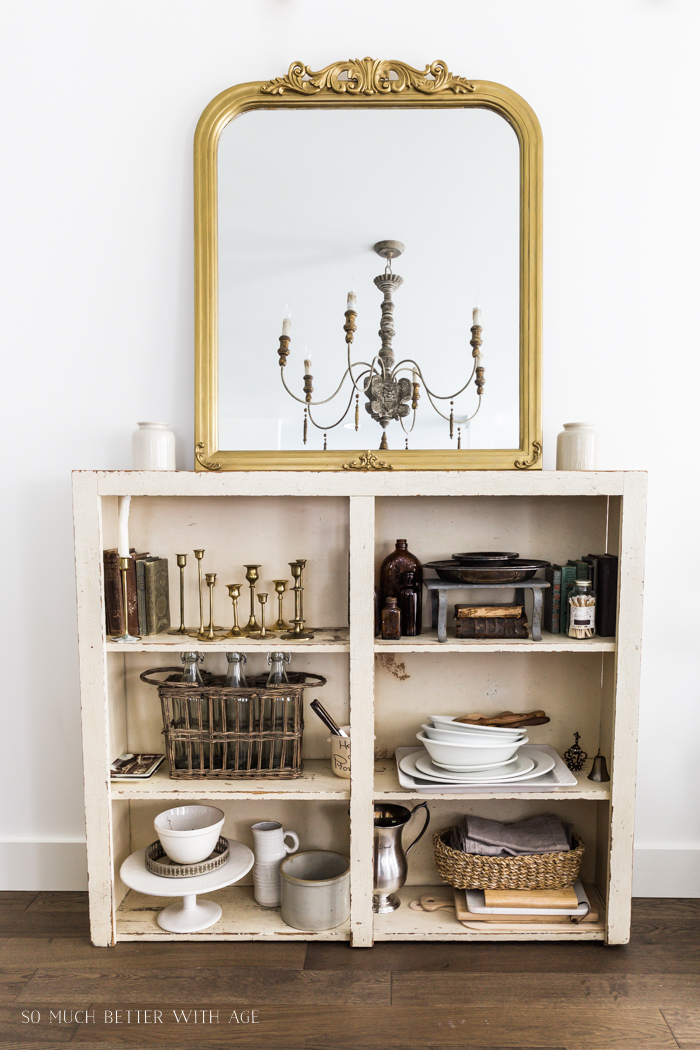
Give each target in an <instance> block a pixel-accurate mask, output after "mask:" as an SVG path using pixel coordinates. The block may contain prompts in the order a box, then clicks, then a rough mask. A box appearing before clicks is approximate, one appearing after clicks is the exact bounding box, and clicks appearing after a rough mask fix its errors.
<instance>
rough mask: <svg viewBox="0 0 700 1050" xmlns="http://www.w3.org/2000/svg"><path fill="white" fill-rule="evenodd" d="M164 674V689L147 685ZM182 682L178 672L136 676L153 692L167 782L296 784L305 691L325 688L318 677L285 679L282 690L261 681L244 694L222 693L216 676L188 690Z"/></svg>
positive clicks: (167, 670)
mask: <svg viewBox="0 0 700 1050" xmlns="http://www.w3.org/2000/svg"><path fill="white" fill-rule="evenodd" d="M173 672H175V673H174V674H173ZM164 673H168V674H169V675H170V677H169V678H168V679H167V680H166V681H165V682H161V681H159V680H158V679H154V678H153V677H152V676H153V675H161V674H164ZM181 675H182V670H181V668H178V667H157V668H154V669H152V670H150V671H144V672H143V674H142V675H141V679H142V681H144V682H148V684H149V685H155V686H157V688H158V695H159V696H160V706H161V712H162V715H163V736H164V737H165V752H166V755H167V758H168V764H169V766H170V776H171V778H173V779H174V780H201V779H204V780H207V779H212V780H217V779H219V780H232V779H258V778H268V779H286V780H288V779H292V778H295V777H300V776H301V774H302V772H303V769H304V766H303V762H302V758H301V748H302V740H303V736H304V711H303V699H304V689H306V688H308V687H310V686H315V687H317V688H319V687H320V686H323V685H325V684H326V679H325V678H324V677H323V676H322V675H318V674H309V673H306V672H302V673H294V672H292V673H290V674H289V683H288V684H287V683H285V684H284V685H273V686H268V685H267V675H259V676H258V677H255V678H250V679H249V682H250V685H249V686H248V687H247V688H245V689H241V688H232V687H231V686H225V685H223V682H224V678H223V676H216V675H211V676H207V678H206V683H207V684H206V685H204V686H196V687H194V689H193V687H192V686H191V685H189V684H187V683H183V682H182V681H181Z"/></svg>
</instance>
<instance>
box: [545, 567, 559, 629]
mask: <svg viewBox="0 0 700 1050" xmlns="http://www.w3.org/2000/svg"><path fill="white" fill-rule="evenodd" d="M544 578H545V580H547V582H548V583H549V587H548V588H547V590H546V591H545V592H544V629H545V631H549V632H550V633H551V634H559V633H560V631H561V622H560V621H561V568H560V566H559V565H548V566H547V568H546V569H545V570H544Z"/></svg>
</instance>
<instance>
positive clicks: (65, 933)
mask: <svg viewBox="0 0 700 1050" xmlns="http://www.w3.org/2000/svg"><path fill="white" fill-rule="evenodd" d="M33 903H34V902H32V903H31V904H30V905H29V906H28V907H27V908H23V907H21V906H19V907H16V906H12V905H5V906H4V907H3V906H0V935H1V936H2V937H85V938H88V939H89V937H90V921H89V916H88V912H87V909H86V908H83V907H80V908H59V909H56V910H55V911H52V910H50V909H49V908H34V907H33Z"/></svg>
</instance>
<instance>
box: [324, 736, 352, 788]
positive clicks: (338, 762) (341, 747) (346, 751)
mask: <svg viewBox="0 0 700 1050" xmlns="http://www.w3.org/2000/svg"><path fill="white" fill-rule="evenodd" d="M340 728H341V729H344V730H345V732H346V733H347V736H330V737H328V740H329V742H330V745H331V769H332V770H333V772H334V773H335V775H336V776H337V777H342V778H343V780H349V779H350V726H341V727H340Z"/></svg>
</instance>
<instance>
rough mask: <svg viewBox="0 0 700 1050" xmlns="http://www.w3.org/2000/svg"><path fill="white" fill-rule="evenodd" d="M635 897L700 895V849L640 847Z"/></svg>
mask: <svg viewBox="0 0 700 1050" xmlns="http://www.w3.org/2000/svg"><path fill="white" fill-rule="evenodd" d="M632 896H633V897H700V849H636V850H635V851H634V877H633V879H632Z"/></svg>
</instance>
